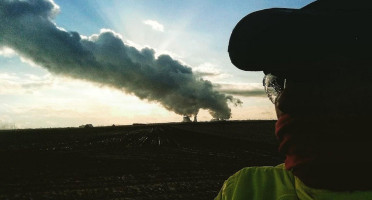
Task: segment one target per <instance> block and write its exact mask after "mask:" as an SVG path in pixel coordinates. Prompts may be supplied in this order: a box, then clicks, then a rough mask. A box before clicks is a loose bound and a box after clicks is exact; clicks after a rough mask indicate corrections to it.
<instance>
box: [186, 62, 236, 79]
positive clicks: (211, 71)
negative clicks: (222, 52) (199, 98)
mask: <svg viewBox="0 0 372 200" xmlns="http://www.w3.org/2000/svg"><path fill="white" fill-rule="evenodd" d="M193 71H194V73H195V75H196V76H199V77H202V78H204V79H206V80H209V81H218V80H220V79H224V78H228V77H230V75H229V74H225V73H222V72H221V71H220V70H219V69H218V68H217V66H216V65H214V64H212V63H203V64H201V65H199V66H197V67H194V68H193Z"/></svg>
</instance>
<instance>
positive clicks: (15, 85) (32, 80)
mask: <svg viewBox="0 0 372 200" xmlns="http://www.w3.org/2000/svg"><path fill="white" fill-rule="evenodd" d="M53 83H54V79H53V78H52V77H51V76H50V75H45V76H42V77H38V76H35V75H31V74H26V75H23V76H18V75H15V74H8V73H0V95H4V94H24V93H34V92H35V91H38V90H40V89H42V88H45V87H49V86H52V85H53Z"/></svg>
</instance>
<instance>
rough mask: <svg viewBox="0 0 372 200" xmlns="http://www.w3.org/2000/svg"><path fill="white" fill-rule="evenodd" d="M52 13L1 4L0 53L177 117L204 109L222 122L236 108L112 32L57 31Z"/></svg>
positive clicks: (36, 2)
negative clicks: (0, 50) (127, 95)
mask: <svg viewBox="0 0 372 200" xmlns="http://www.w3.org/2000/svg"><path fill="white" fill-rule="evenodd" d="M58 11H59V8H58V6H57V5H55V4H54V2H53V1H51V0H1V1H0V47H1V46H6V47H10V48H12V49H14V50H15V51H17V52H18V53H19V54H20V55H21V56H23V57H26V58H28V59H31V60H32V61H33V62H35V63H37V64H39V65H41V66H42V67H44V68H46V69H47V70H48V71H49V72H51V73H53V74H57V75H63V76H68V77H72V78H76V79H83V80H86V81H90V82H94V83H98V84H101V85H104V86H110V87H113V88H117V89H119V90H123V91H124V92H126V93H130V94H134V95H136V96H138V97H139V98H141V99H146V100H148V101H155V102H159V103H160V104H162V105H163V106H164V107H165V108H166V109H168V110H171V111H173V112H175V113H177V114H180V115H195V114H197V113H198V111H199V109H207V110H209V112H210V114H211V115H212V116H213V117H214V118H221V119H228V118H230V117H231V110H230V108H229V107H228V105H227V102H232V103H234V104H240V103H241V102H240V100H238V99H235V98H233V97H232V96H227V95H224V94H222V93H220V92H218V91H215V90H214V89H213V85H212V83H211V82H209V81H206V80H202V79H200V78H198V76H195V75H194V74H193V72H192V70H191V68H189V67H187V66H185V65H182V64H180V62H178V61H177V60H174V59H172V58H171V57H170V56H169V55H160V56H158V57H155V51H154V50H153V49H150V48H144V49H141V50H138V49H136V48H134V47H131V46H128V45H126V44H124V42H123V40H122V39H121V37H120V36H119V35H118V34H116V33H114V32H113V31H110V30H103V31H101V33H100V34H97V35H93V36H90V37H88V38H87V37H82V36H81V35H80V34H79V33H77V32H68V31H65V30H63V29H61V28H59V27H57V26H56V24H55V23H54V22H53V18H54V17H55V16H56V14H57V13H58Z"/></svg>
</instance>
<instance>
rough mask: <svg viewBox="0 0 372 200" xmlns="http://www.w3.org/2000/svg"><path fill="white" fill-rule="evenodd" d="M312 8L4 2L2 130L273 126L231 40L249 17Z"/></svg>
mask: <svg viewBox="0 0 372 200" xmlns="http://www.w3.org/2000/svg"><path fill="white" fill-rule="evenodd" d="M309 2H311V0H301V1H296V2H295V3H294V2H292V1H270V0H263V1H253V0H250V1H244V2H241V1H216V0H209V1H202V2H200V1H171V0H169V1H163V0H162V1H160V0H152V1H127V0H122V1H114V0H109V1H92V0H74V1H72V0H55V1H54V2H53V1H49V0H36V1H16V0H10V1H9V0H7V1H2V2H1V3H0V4H1V5H0V11H1V12H0V19H1V20H0V129H1V128H14V127H17V128H36V127H66V126H78V125H81V124H87V123H92V124H94V125H110V124H131V123H150V122H172V121H181V120H182V115H195V114H198V120H199V121H209V120H210V119H212V118H222V119H229V118H230V117H231V118H230V119H233V120H237V119H274V118H275V115H274V110H273V105H272V104H271V103H270V101H269V100H268V99H267V98H266V95H265V94H264V92H263V89H262V86H261V79H262V76H263V74H262V73H261V72H255V73H253V72H249V73H247V72H246V73H244V72H242V71H240V70H238V69H236V68H235V67H234V66H233V65H232V64H231V63H230V61H229V58H228V54H227V44H228V40H229V36H230V33H231V31H232V29H233V27H234V26H235V24H236V23H237V22H238V21H239V20H240V19H241V18H242V17H244V16H245V15H246V14H248V13H250V12H253V11H256V10H260V9H265V8H271V7H292V8H300V7H302V6H304V5H306V4H308V3H309ZM1 9H3V10H1ZM240 102H243V104H242V105H240V104H241V103H240ZM234 104H237V105H238V106H237V107H235V106H234ZM230 109H231V110H230Z"/></svg>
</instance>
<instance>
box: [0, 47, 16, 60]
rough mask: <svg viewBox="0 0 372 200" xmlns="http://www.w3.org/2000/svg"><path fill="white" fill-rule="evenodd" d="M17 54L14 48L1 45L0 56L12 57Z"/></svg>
mask: <svg viewBox="0 0 372 200" xmlns="http://www.w3.org/2000/svg"><path fill="white" fill-rule="evenodd" d="M14 55H16V53H15V52H14V50H13V49H11V48H8V47H0V56H3V57H6V58H10V57H12V56H14Z"/></svg>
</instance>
